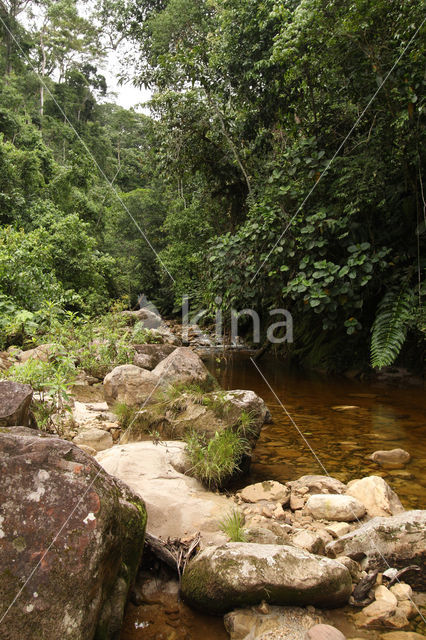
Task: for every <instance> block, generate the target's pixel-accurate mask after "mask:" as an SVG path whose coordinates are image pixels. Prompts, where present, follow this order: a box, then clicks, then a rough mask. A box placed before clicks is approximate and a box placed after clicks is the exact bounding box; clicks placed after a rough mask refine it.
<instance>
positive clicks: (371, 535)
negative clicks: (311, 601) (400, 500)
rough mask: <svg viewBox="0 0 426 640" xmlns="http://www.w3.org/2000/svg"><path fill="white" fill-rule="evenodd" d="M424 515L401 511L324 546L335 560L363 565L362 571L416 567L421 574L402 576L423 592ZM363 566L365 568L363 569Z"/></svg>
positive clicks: (425, 584)
mask: <svg viewBox="0 0 426 640" xmlns="http://www.w3.org/2000/svg"><path fill="white" fill-rule="evenodd" d="M425 530H426V511H405V512H404V513H401V514H399V515H397V516H392V517H385V518H372V519H371V520H370V521H369V522H367V523H366V524H364V525H362V526H361V527H359V528H358V529H355V531H352V532H351V533H348V534H347V535H345V536H342V537H341V538H339V539H338V540H335V541H333V542H330V543H329V544H328V545H327V552H328V554H329V555H330V556H331V557H333V558H335V557H337V556H340V555H345V556H349V557H350V558H352V559H353V560H358V561H361V560H362V561H363V567H364V568H365V569H366V570H370V569H379V570H380V571H383V570H385V569H387V568H388V567H397V568H404V567H407V566H408V565H412V564H413V565H418V566H419V567H420V569H421V571H413V572H410V573H407V574H404V582H407V583H409V584H410V585H411V586H413V587H416V588H418V589H420V590H424V589H425V588H426V572H425V566H426V536H425ZM364 565H365V566H364Z"/></svg>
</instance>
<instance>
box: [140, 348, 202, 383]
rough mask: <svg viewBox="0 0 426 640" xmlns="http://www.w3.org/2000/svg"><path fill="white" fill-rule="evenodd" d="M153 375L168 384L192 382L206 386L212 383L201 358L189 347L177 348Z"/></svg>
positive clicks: (157, 367)
mask: <svg viewBox="0 0 426 640" xmlns="http://www.w3.org/2000/svg"><path fill="white" fill-rule="evenodd" d="M152 373H153V374H154V375H156V376H157V377H158V378H161V380H162V382H164V383H168V384H174V383H187V382H192V383H195V384H198V385H201V386H205V385H206V384H208V383H209V382H210V381H212V376H211V375H210V373H209V372H208V370H207V368H206V367H205V365H204V364H203V361H202V360H201V358H199V357H198V356H197V354H196V353H195V352H194V351H193V350H192V349H190V348H189V347H178V348H176V349H175V350H174V351H173V352H172V353H171V354H170V355H168V356H167V358H165V359H164V360H162V361H161V362H160V363H159V364H158V365H157V366H156V367H155V369H153V372H152Z"/></svg>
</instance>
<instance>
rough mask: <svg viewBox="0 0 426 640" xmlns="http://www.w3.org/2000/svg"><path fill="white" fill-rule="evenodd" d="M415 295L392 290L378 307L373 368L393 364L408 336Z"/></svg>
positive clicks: (373, 345)
mask: <svg viewBox="0 0 426 640" xmlns="http://www.w3.org/2000/svg"><path fill="white" fill-rule="evenodd" d="M413 303H414V300H413V294H412V292H411V291H407V290H404V289H392V290H390V291H388V292H387V293H386V294H385V296H384V297H383V299H382V301H381V302H380V303H379V306H378V307H377V314H376V319H375V320H374V323H373V326H372V328H371V333H372V336H371V366H372V367H374V368H379V369H381V368H382V367H387V366H389V365H391V364H393V363H394V362H395V360H396V358H397V357H398V354H399V352H400V351H401V348H402V345H403V344H404V341H405V337H406V335H407V328H408V320H409V319H410V318H411V316H412V312H413Z"/></svg>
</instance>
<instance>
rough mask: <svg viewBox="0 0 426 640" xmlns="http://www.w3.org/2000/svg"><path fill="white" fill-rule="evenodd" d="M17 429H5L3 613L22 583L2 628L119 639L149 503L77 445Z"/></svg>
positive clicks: (13, 639) (0, 548)
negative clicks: (112, 475) (113, 476)
mask: <svg viewBox="0 0 426 640" xmlns="http://www.w3.org/2000/svg"><path fill="white" fill-rule="evenodd" d="M18 433H25V432H23V431H22V430H17V432H16V433H15V430H14V429H9V430H8V431H7V432H3V433H0V465H1V468H2V481H1V483H0V504H1V516H0V538H1V544H0V618H1V617H2V616H3V614H5V612H6V610H7V609H8V607H9V605H11V603H12V602H13V600H14V598H15V597H16V596H17V595H18V593H19V591H20V589H21V588H22V589H23V590H22V593H20V595H19V597H18V598H17V599H16V602H14V604H13V606H12V607H11V608H10V610H9V612H8V613H7V615H6V617H5V619H4V621H3V622H2V628H3V629H4V630H5V631H6V636H3V635H2V637H6V638H7V640H23V639H24V638H28V639H29V638H34V639H35V638H40V639H41V638H43V639H45V640H54V639H56V638H61V640H62V639H64V640H65V639H67V638H68V639H69V640H92V639H93V638H94V637H96V638H102V639H106V640H112V639H114V640H115V639H116V638H118V637H119V633H120V627H121V621H122V616H123V611H124V606H125V603H126V598H127V592H128V589H129V586H130V584H131V583H132V581H133V579H134V576H135V574H136V571H137V568H138V565H139V562H140V558H141V554H142V548H143V541H144V533H145V523H146V513H145V507H144V504H143V502H142V500H141V499H140V498H139V497H137V496H136V495H135V494H134V493H133V492H132V491H131V490H130V489H129V488H128V487H126V486H125V485H124V484H122V483H120V482H118V481H117V480H114V478H112V477H111V476H109V475H108V474H107V473H106V472H105V471H104V470H103V469H102V467H100V466H99V465H98V463H97V462H96V461H95V460H94V459H93V458H92V457H91V456H88V455H87V454H85V453H84V452H83V451H81V450H80V449H79V448H78V447H77V446H76V445H74V444H72V443H70V442H66V441H64V440H60V439H59V438H56V437H47V438H46V437H43V434H41V433H39V432H37V431H33V433H34V435H17V434H18ZM33 570H34V573H32V572H33ZM27 580H28V582H26V581H27Z"/></svg>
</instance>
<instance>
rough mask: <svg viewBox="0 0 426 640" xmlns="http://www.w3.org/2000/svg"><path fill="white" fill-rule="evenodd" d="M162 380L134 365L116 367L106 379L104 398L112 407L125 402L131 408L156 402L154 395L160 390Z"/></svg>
mask: <svg viewBox="0 0 426 640" xmlns="http://www.w3.org/2000/svg"><path fill="white" fill-rule="evenodd" d="M159 385H160V379H159V377H158V376H157V375H156V374H155V373H153V372H152V371H147V370H146V369H141V368H140V367H136V366H135V365H134V364H123V365H120V366H118V367H115V368H114V369H113V370H112V371H110V373H108V374H107V375H106V376H105V379H104V396H105V400H106V401H107V403H108V404H109V405H110V406H114V404H115V403H116V402H123V403H125V404H127V405H129V406H137V405H141V404H143V403H145V402H154V393H155V391H156V390H157V389H159Z"/></svg>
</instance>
